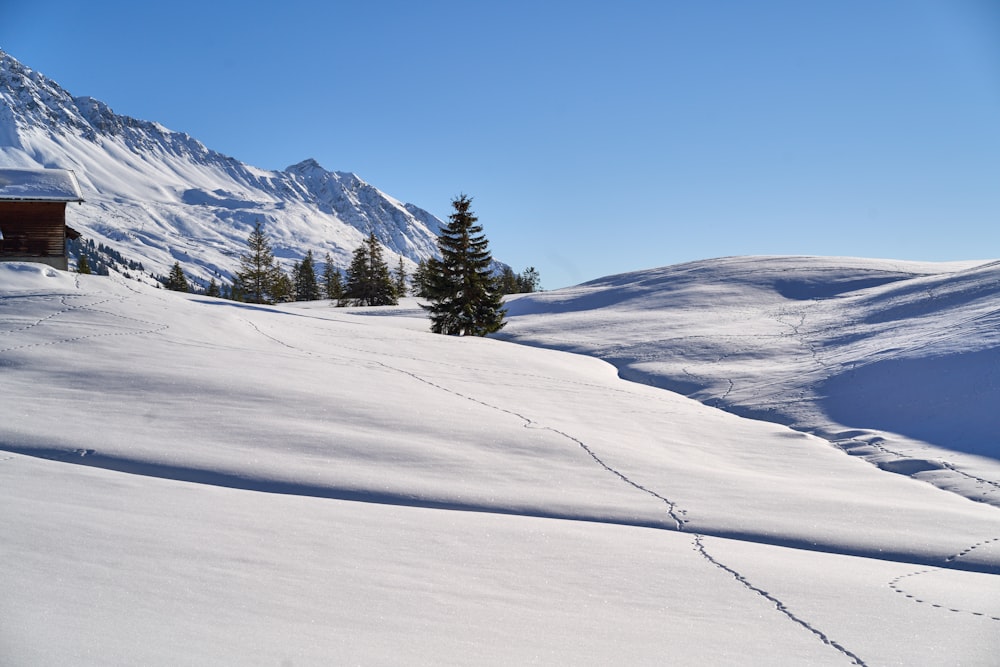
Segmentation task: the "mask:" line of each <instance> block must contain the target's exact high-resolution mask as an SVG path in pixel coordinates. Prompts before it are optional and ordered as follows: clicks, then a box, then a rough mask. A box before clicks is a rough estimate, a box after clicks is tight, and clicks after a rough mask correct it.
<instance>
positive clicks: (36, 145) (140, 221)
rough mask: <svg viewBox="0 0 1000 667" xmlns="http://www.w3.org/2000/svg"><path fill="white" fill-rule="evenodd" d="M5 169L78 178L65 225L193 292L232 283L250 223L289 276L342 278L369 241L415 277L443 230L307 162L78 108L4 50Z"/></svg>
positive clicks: (81, 101) (0, 78) (0, 85)
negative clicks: (310, 271) (312, 261)
mask: <svg viewBox="0 0 1000 667" xmlns="http://www.w3.org/2000/svg"><path fill="white" fill-rule="evenodd" d="M0 166H4V167H19V168H42V167H59V168H65V169H72V170H74V171H75V172H76V175H77V177H78V179H79V181H80V185H81V188H82V189H83V196H84V198H85V199H86V202H85V203H84V204H82V205H80V206H75V205H74V206H73V207H72V208H70V209H69V210H68V212H67V221H68V223H69V224H70V225H71V226H73V227H74V228H76V229H77V230H79V231H80V232H81V233H82V234H83V236H84V237H85V238H86V239H90V240H92V241H94V242H95V243H96V244H102V245H104V246H106V247H108V248H111V249H113V251H114V254H118V255H120V256H123V257H125V258H127V259H128V260H130V261H131V262H133V263H142V265H143V267H144V269H145V271H146V273H149V274H160V275H165V274H166V273H167V271H168V270H169V268H170V266H171V265H172V264H173V263H174V262H175V261H178V262H180V264H181V266H182V267H183V268H184V270H185V273H187V274H188V275H189V276H190V277H191V278H192V279H193V280H194V281H195V282H196V283H205V282H207V281H208V280H209V279H210V278H212V277H219V278H222V279H223V280H227V279H228V278H229V276H231V274H232V272H233V270H235V268H236V267H237V264H238V259H237V258H238V256H239V254H240V253H241V252H243V250H244V248H245V243H246V238H247V236H248V235H249V233H250V231H251V230H252V229H253V226H254V224H255V223H256V222H257V221H260V222H261V223H263V225H264V229H265V232H266V233H267V234H268V237H269V238H270V239H271V241H272V245H273V247H274V250H275V255H276V256H277V257H278V258H279V260H281V261H282V262H283V263H285V264H288V265H290V264H291V263H292V262H294V261H297V260H299V259H301V257H302V256H303V255H304V254H305V252H306V251H308V250H312V251H313V253H314V255H315V256H316V258H317V259H318V260H322V258H323V257H324V256H325V255H326V253H329V254H330V256H331V258H332V259H333V262H334V264H336V265H338V266H340V267H346V265H347V264H348V262H349V260H350V256H351V254H352V253H353V251H354V249H355V248H356V247H357V246H358V245H359V244H360V243H361V240H362V239H363V238H365V237H367V236H368V234H369V233H370V232H374V233H375V235H376V237H377V238H378V239H379V240H380V241H381V242H382V244H383V245H384V246H385V247H386V249H387V250H388V253H387V260H388V261H389V262H390V263H391V264H392V265H395V263H396V262H397V261H398V258H400V257H401V258H403V260H404V263H405V264H407V265H408V266H409V267H410V268H412V267H413V266H414V265H415V263H416V262H418V261H420V260H421V259H424V258H427V257H431V256H433V255H435V254H436V252H437V250H436V244H435V240H436V234H437V230H438V226H439V225H440V224H441V221H440V220H438V219H437V218H436V217H434V216H433V215H431V214H430V213H428V212H427V211H424V210H423V209H421V208H418V207H417V206H414V205H412V204H404V203H402V202H400V201H398V200H396V199H393V198H392V197H390V196H388V195H386V194H385V193H383V192H381V191H380V190H378V189H377V188H376V187H374V186H372V185H370V184H368V183H366V182H365V181H363V180H362V179H361V178H359V177H358V176H357V175H355V174H352V173H347V172H337V171H332V172H331V171H327V170H326V169H324V168H323V167H321V166H320V165H319V164H318V163H317V162H316V161H315V160H313V159H307V160H304V161H302V162H300V163H298V164H295V165H292V166H290V167H288V168H287V169H285V170H283V171H269V170H264V169H259V168H256V167H253V166H251V165H247V164H244V163H243V162H240V161H239V160H236V159H234V158H232V157H229V156H226V155H223V154H221V153H218V152H216V151H213V150H211V149H209V148H207V147H206V146H205V145H204V144H202V143H201V142H200V141H198V140H197V139H195V138H193V137H191V136H190V135H188V134H185V133H182V132H174V131H171V130H169V129H167V128H165V127H163V126H162V125H160V124H159V123H156V122H151V121H145V120H139V119H135V118H131V117H128V116H123V115H119V114H116V113H115V112H114V111H112V110H111V108H110V107H108V105H107V104H105V103H104V102H102V101H100V100H96V99H94V98H92V97H74V96H72V95H71V94H70V93H69V92H67V91H66V90H64V89H63V88H62V87H61V86H59V85H58V84H57V83H56V82H54V81H52V80H51V79H49V78H47V77H46V76H45V75H44V74H41V73H39V72H35V71H33V70H31V69H30V68H28V67H26V66H24V65H22V64H21V63H20V62H18V61H17V60H16V59H15V58H13V57H12V56H10V55H9V54H7V53H5V52H3V51H0ZM133 277H136V276H133ZM145 277H146V276H142V278H145Z"/></svg>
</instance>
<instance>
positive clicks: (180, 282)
mask: <svg viewBox="0 0 1000 667" xmlns="http://www.w3.org/2000/svg"><path fill="white" fill-rule="evenodd" d="M163 286H164V287H166V288H167V289H168V290H172V291H174V292H190V291H191V286H190V285H189V284H188V280H187V276H185V275H184V269H182V268H181V265H180V262H174V265H173V266H172V267H170V275H168V276H167V280H166V282H164V283H163Z"/></svg>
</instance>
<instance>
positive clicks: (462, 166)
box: [0, 0, 1000, 288]
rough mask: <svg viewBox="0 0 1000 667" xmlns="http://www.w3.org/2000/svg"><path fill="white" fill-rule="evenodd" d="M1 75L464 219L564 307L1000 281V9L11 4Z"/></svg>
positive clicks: (832, 2) (990, 2) (886, 3)
mask: <svg viewBox="0 0 1000 667" xmlns="http://www.w3.org/2000/svg"><path fill="white" fill-rule="evenodd" d="M0 48H3V49H4V50H6V51H7V52H9V53H10V54H11V55H13V56H14V57H15V58H17V59H18V60H20V61H21V62H22V63H23V64H25V65H26V66H28V67H30V68H32V69H35V70H37V71H40V72H42V73H44V74H46V75H47V76H49V77H50V78H52V79H54V80H55V81H57V82H58V83H59V84H61V85H62V86H63V87H64V88H66V89H68V90H69V91H70V92H71V93H72V94H73V95H91V96H93V97H97V98H99V99H101V100H103V101H104V102H106V103H107V104H109V105H110V106H111V108H112V109H114V110H115V111H116V112H118V113H122V114H127V115H130V116H134V117H137V118H142V119H145V120H155V121H158V122H160V123H162V124H164V125H166V126H167V127H169V128H171V129H174V130H178V131H183V132H187V133H189V134H191V135H192V136H194V137H195V138H197V139H199V140H201V141H202V142H203V143H205V144H206V145H207V146H208V147H209V148H212V149H215V150H217V151H220V152H222V153H225V154H227V155H231V156H233V157H236V158H238V159H240V160H242V161H244V162H248V163H250V164H252V165H255V166H258V167H263V168H267V169H283V168H285V167H287V166H288V165H291V164H294V163H296V162H299V161H301V160H303V159H305V158H309V157H312V158H315V159H317V160H318V161H319V162H320V164H322V165H323V166H324V167H326V168H327V169H330V170H343V171H353V172H356V173H357V174H358V175H360V176H361V177H362V178H364V179H365V180H367V181H368V182H370V183H372V184H373V185H375V186H376V187H378V188H380V189H382V190H383V191H385V192H386V193H388V194H390V195H392V196H394V197H397V198H399V199H402V200H404V201H408V202H412V203H414V204H416V205H418V206H421V207H423V208H426V209H427V210H429V211H431V212H432V213H434V214H436V215H438V216H439V217H442V218H443V217H445V216H447V214H448V213H449V210H450V201H451V199H452V198H453V197H454V196H456V195H457V194H459V193H466V194H469V195H471V196H472V197H473V198H474V204H473V208H474V210H475V211H476V213H477V214H478V215H479V217H480V221H481V222H482V223H483V225H484V226H485V229H486V233H487V236H488V237H489V239H490V243H491V249H492V250H493V254H494V256H496V257H497V258H498V259H501V260H504V261H506V262H508V263H510V264H512V265H513V266H514V268H515V269H517V270H521V269H523V268H525V267H527V266H529V265H534V266H535V267H537V268H538V269H539V271H540V272H541V277H542V284H543V286H545V287H546V288H556V287H562V286H566V285H570V284H575V283H578V282H582V281H585V280H589V279H592V278H596V277H600V276H603V275H608V274H612V273H618V272H622V271H630V270H636V269H642V268H650V267H654V266H662V265H667V264H674V263H678V262H683V261H688V260H694V259H705V258H710V257H717V256H723V255H743V254H772V253H773V254H819V255H859V256H868V257H888V258H899V259H928V260H950V259H987V258H995V257H1000V2H997V1H995V0H826V1H820V0H817V1H815V2H812V1H805V0H756V1H751V0H729V1H727V0H702V1H694V0H648V1H642V2H638V1H630V0H620V1H618V2H607V1H601V2H597V1H591V0H568V1H562V0H553V1H549V2H546V1H545V0H533V1H531V2H524V1H521V0H507V1H505V2H477V1H472V0H470V1H468V2H458V1H451V2H449V1H435V0H429V1H426V2H422V1H420V0H408V1H402V0H400V1H377V0H365V1H359V0H352V1H351V2H343V1H341V0H325V1H321V2H303V1H300V0H281V1H278V2H275V1H274V0H269V1H268V2H256V1H253V0H251V1H241V2H228V1H225V0H221V1H216V0H199V1H197V2H193V1H191V0H175V1H174V2H170V3H144V2H132V1H129V2H118V1H101V0H94V1H93V2H80V1H79V0H73V1H72V2H69V1H65V0H47V1H41V0H3V4H2V7H0Z"/></svg>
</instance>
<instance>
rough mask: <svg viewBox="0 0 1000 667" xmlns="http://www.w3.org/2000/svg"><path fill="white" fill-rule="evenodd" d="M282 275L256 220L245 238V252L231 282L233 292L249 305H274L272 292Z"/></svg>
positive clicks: (261, 228)
mask: <svg viewBox="0 0 1000 667" xmlns="http://www.w3.org/2000/svg"><path fill="white" fill-rule="evenodd" d="M282 275H283V274H282V272H281V268H280V267H279V266H278V263H277V262H276V261H275V259H274V252H273V251H272V250H271V244H270V242H269V241H268V240H267V236H265V235H264V229H263V226H262V225H261V222H260V221H259V220H258V221H257V222H256V223H255V225H254V229H253V231H252V232H251V233H250V236H249V237H247V252H246V253H244V254H242V255H240V268H239V270H238V271H237V272H236V277H235V280H234V281H233V291H234V293H238V294H240V295H241V296H242V298H243V299H244V300H246V301H248V302H250V303H274V302H275V301H276V299H275V294H274V292H275V289H276V288H277V287H278V280H279V279H280V277H281V276H282Z"/></svg>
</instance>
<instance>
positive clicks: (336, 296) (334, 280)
mask: <svg viewBox="0 0 1000 667" xmlns="http://www.w3.org/2000/svg"><path fill="white" fill-rule="evenodd" d="M323 262H324V265H323V298H326V299H329V300H330V301H336V302H338V303H339V302H340V300H341V299H343V298H344V279H343V277H342V276H341V275H340V269H338V268H337V267H335V266H334V265H333V258H332V257H330V253H326V257H324V258H323Z"/></svg>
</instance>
